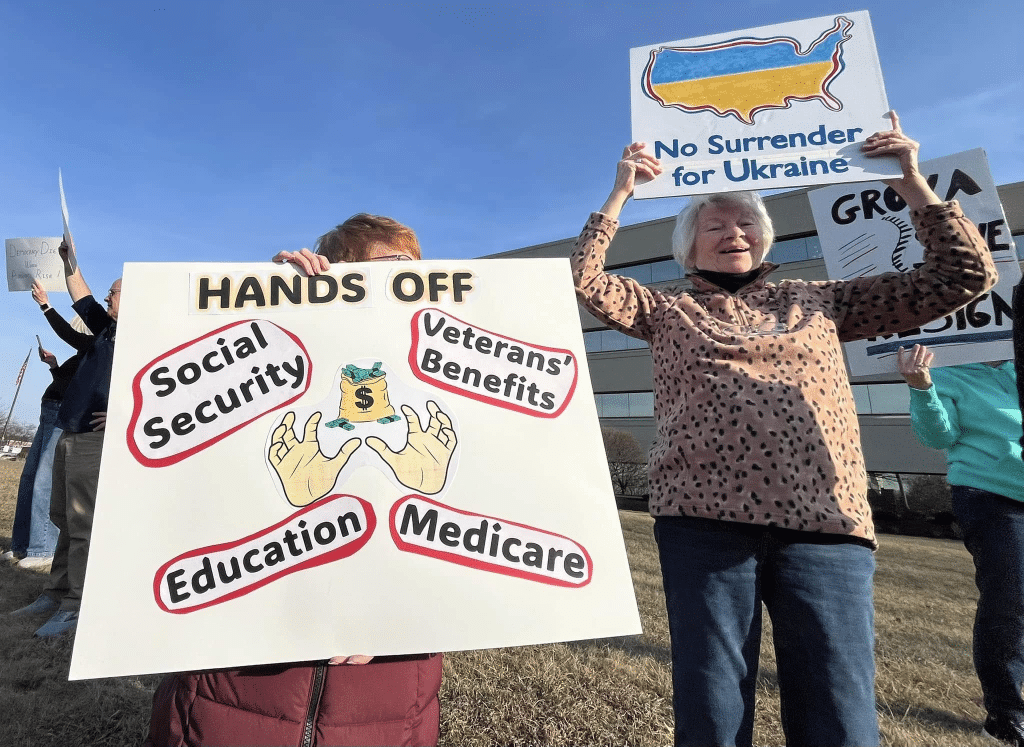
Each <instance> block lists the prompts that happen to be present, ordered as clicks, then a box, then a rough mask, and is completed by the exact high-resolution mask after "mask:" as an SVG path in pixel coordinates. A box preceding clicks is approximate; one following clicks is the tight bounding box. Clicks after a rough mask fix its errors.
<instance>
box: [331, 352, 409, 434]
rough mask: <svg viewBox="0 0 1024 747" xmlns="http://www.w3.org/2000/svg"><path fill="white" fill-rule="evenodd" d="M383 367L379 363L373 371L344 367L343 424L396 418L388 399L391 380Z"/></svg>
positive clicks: (342, 373)
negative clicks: (382, 369) (344, 422)
mask: <svg viewBox="0 0 1024 747" xmlns="http://www.w3.org/2000/svg"><path fill="white" fill-rule="evenodd" d="M380 366H381V364H380V363H374V364H373V368H359V367H358V366H354V365H352V364H349V365H347V366H345V368H344V370H343V371H342V372H341V405H340V406H339V408H338V418H339V419H340V420H347V421H348V422H350V423H368V422H371V421H374V420H380V419H381V418H392V417H394V416H395V408H394V407H392V406H391V401H390V400H389V399H388V377H387V374H386V373H385V372H384V371H381V370H380ZM394 419H395V420H397V419H398V418H397V417H395V418H394Z"/></svg>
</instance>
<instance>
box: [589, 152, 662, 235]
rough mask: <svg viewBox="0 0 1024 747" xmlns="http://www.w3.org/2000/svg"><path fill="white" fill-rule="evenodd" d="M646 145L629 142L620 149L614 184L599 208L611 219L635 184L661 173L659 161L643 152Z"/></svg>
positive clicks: (614, 217)
mask: <svg viewBox="0 0 1024 747" xmlns="http://www.w3.org/2000/svg"><path fill="white" fill-rule="evenodd" d="M646 147H647V144H646V143H631V144H630V145H627V146H626V147H625V148H624V149H623V150H622V158H621V159H620V160H619V163H618V164H617V165H616V167H615V184H614V185H613V186H612V191H611V194H610V195H608V200H607V201H606V202H605V204H604V206H603V207H602V208H601V212H602V213H604V214H605V215H607V216H608V217H609V218H611V219H612V220H616V219H618V217H619V213H620V212H622V206H623V205H625V204H626V200H628V199H629V198H630V197H631V196H632V195H633V190H634V189H635V188H636V185H637V184H646V183H647V182H649V181H651V180H652V179H654V178H655V177H656V176H658V174H660V173H661V162H660V161H658V159H657V158H655V157H654V156H652V155H651V154H650V153H646V152H644V148H646Z"/></svg>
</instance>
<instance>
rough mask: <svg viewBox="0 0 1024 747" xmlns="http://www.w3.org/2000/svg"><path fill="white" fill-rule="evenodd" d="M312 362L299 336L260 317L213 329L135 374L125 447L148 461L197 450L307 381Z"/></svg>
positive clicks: (161, 463)
mask: <svg viewBox="0 0 1024 747" xmlns="http://www.w3.org/2000/svg"><path fill="white" fill-rule="evenodd" d="M312 374H313V362H312V360H310V357H309V354H308V353H307V352H306V348H305V347H304V346H303V344H302V342H301V341H300V340H299V338H298V337H296V336H295V335H293V334H292V333H291V332H289V331H288V330H286V329H283V328H281V327H279V326H277V325H276V324H272V323H271V322H268V321H264V320H246V321H241V322H235V323H234V324H229V325H227V326H225V327H221V328H220V329H216V330H214V331H213V332H210V333H209V334H207V335H204V336H202V337H199V338H196V339H195V340H192V341H190V342H186V343H185V344H184V345H179V346H178V347H176V348H174V350H171V351H169V352H167V353H164V354H163V355H161V356H160V357H159V358H157V359H156V360H154V361H153V362H152V363H150V364H148V365H147V366H145V367H144V368H143V369H142V370H141V371H139V372H138V373H137V374H136V375H135V379H134V380H133V381H132V395H133V397H134V407H133V409H132V418H131V422H130V423H129V425H128V434H127V439H128V449H129V451H131V453H132V455H133V456H134V457H135V458H136V460H138V461H139V463H141V464H143V465H145V466H147V467H165V466H167V465H169V464H175V463H176V462H180V461H181V460H182V459H186V458H187V457H190V456H192V455H193V454H195V453H197V452H199V451H202V450H203V449H205V448H207V447H208V446H210V445H212V444H215V443H217V442H218V441H220V440H221V439H222V438H225V437H226V436H229V435H230V434H232V433H234V432H235V431H237V430H239V429H240V428H243V427H245V426H246V425H248V424H249V423H251V422H252V421H254V420H256V419H257V418H258V417H260V416H261V415H264V414H266V413H268V412H271V411H273V410H276V409H278V408H279V407H284V406H285V405H288V404H290V403H292V402H294V401H295V400H297V399H298V398H299V397H301V396H302V395H303V394H305V392H306V390H307V389H308V388H309V382H310V380H311V377H312Z"/></svg>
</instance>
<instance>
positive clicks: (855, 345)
mask: <svg viewBox="0 0 1024 747" xmlns="http://www.w3.org/2000/svg"><path fill="white" fill-rule="evenodd" d="M920 169H921V173H923V174H925V175H926V176H927V177H928V181H929V183H931V184H932V185H933V186H932V188H933V189H934V190H935V192H936V193H937V194H938V195H939V197H940V198H942V199H944V200H952V199H955V200H957V201H959V203H960V206H961V207H962V208H963V211H964V215H966V216H967V217H968V218H969V219H970V220H971V221H973V222H974V223H975V224H977V226H978V228H979V230H980V231H981V233H982V235H983V236H984V237H985V238H986V240H987V241H988V247H989V250H990V251H991V252H992V259H993V260H995V263H996V269H998V271H999V282H998V284H996V286H995V287H994V288H993V289H992V290H991V291H989V292H988V293H985V294H983V295H982V296H981V297H980V298H978V299H977V300H975V301H973V302H972V303H970V304H968V305H967V307H966V308H964V309H961V310H959V311H957V312H956V313H955V314H951V315H949V316H947V317H944V318H942V319H939V320H937V321H935V322H933V323H932V324H927V325H924V326H922V327H920V328H917V329H913V330H909V331H907V332H903V333H901V334H898V335H889V336H886V337H879V338H873V339H870V340H858V341H856V342H849V343H846V345H845V347H846V357H847V360H848V362H849V364H850V372H851V373H852V374H853V375H854V376H862V375H867V374H874V373H891V372H895V371H897V365H896V357H897V350H898V349H899V348H900V347H901V346H902V347H904V348H910V347H912V346H913V345H915V344H916V343H920V344H922V345H927V346H928V348H929V350H932V351H933V352H934V353H935V363H934V364H933V365H934V366H936V367H938V366H952V365H956V364H958V363H974V362H978V361H990V360H1006V359H1010V358H1012V357H1013V345H1012V342H1011V341H1012V337H1013V315H1012V313H1011V303H1012V300H1013V286H1014V285H1016V284H1017V282H1018V281H1019V280H1020V277H1021V274H1020V265H1019V263H1018V260H1017V250H1016V247H1015V246H1014V243H1013V239H1012V238H1011V237H1010V229H1009V227H1008V226H1007V224H1006V216H1005V215H1004V214H1003V206H1002V205H1001V204H1000V202H999V194H998V193H997V192H996V186H995V183H994V182H993V180H992V173H991V172H990V171H989V168H988V160H987V159H986V158H985V151H983V150H981V149H980V148H979V149H976V150H969V151H966V152H964V153H956V154H954V155H951V156H945V157H943V158H936V159H934V160H931V161H924V162H922V163H921V165H920ZM807 196H808V198H809V199H810V202H811V211H812V213H813V215H814V224H815V226H816V227H817V229H818V236H819V238H820V239H821V247H822V253H823V255H824V258H825V267H826V268H827V270H828V276H829V277H830V278H833V279H837V280H849V279H851V278H855V277H864V276H866V275H877V274H879V273H882V272H909V271H910V270H911V269H913V268H914V266H915V265H916V264H919V263H920V262H921V261H922V258H923V255H924V247H923V246H921V244H920V243H918V242H917V240H916V239H915V238H914V227H913V225H912V224H911V222H910V211H909V210H908V209H907V207H906V203H904V202H903V200H902V199H900V197H899V196H898V195H897V194H896V192H895V191H894V190H893V189H891V188H888V187H886V186H885V185H884V184H882V183H881V182H871V183H867V184H857V185H848V186H842V187H839V186H834V187H824V188H822V189H816V190H813V191H811V192H808V194H807Z"/></svg>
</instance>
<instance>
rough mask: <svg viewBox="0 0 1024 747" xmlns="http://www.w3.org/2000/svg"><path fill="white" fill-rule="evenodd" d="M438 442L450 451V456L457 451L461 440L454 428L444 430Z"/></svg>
mask: <svg viewBox="0 0 1024 747" xmlns="http://www.w3.org/2000/svg"><path fill="white" fill-rule="evenodd" d="M438 441H440V442H441V443H442V444H444V447H445V449H447V450H448V453H449V454H451V453H452V452H453V451H455V445H456V444H458V443H459V439H458V437H457V436H456V435H455V429H454V428H442V429H441V433H440V436H439V437H438Z"/></svg>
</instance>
